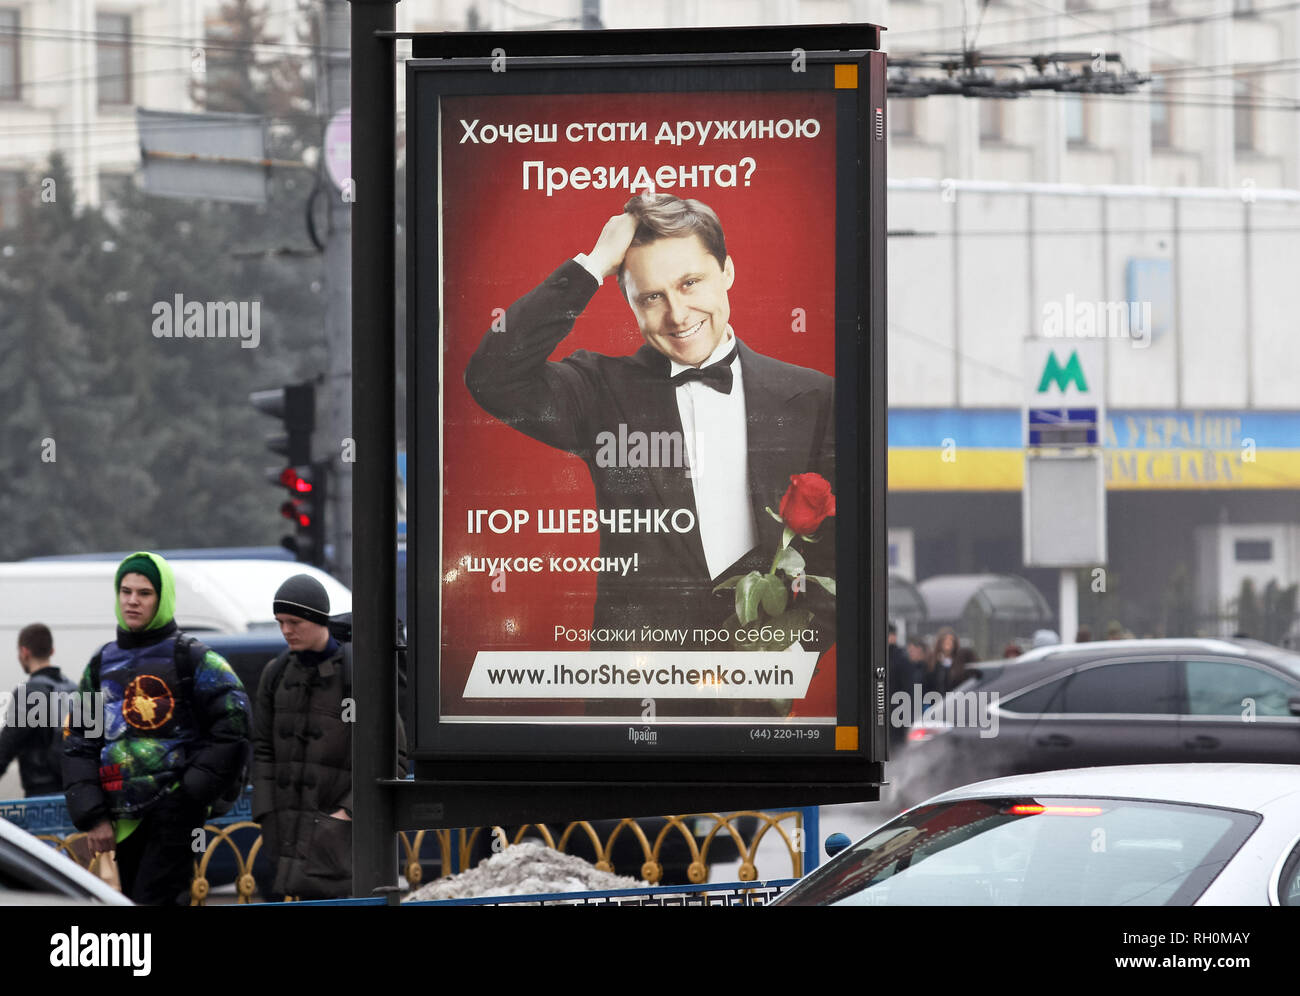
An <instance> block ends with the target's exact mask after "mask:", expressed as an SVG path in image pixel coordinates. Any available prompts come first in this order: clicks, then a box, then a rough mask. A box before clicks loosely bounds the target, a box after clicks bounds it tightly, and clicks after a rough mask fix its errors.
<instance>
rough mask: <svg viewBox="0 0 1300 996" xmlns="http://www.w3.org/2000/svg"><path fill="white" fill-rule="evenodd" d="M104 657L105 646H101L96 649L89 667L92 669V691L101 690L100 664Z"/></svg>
mask: <svg viewBox="0 0 1300 996" xmlns="http://www.w3.org/2000/svg"><path fill="white" fill-rule="evenodd" d="M103 659H104V648H103V647H100V648H99V649H98V650H96V651H95V656H94V657H92V658H91V659H90V665H89V667H88V668H87V670H88V671H90V690H91V691H92V692H98V691H101V689H100V687H99V665H100V663H101V662H102V661H103Z"/></svg>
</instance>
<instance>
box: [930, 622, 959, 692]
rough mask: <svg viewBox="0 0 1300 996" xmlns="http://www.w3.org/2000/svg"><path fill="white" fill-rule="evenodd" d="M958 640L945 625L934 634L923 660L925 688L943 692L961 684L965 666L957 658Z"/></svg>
mask: <svg viewBox="0 0 1300 996" xmlns="http://www.w3.org/2000/svg"><path fill="white" fill-rule="evenodd" d="M959 648H960V641H958V639H957V634H956V633H955V632H953V630H952V629H951V628H950V627H948V626H945V627H944V628H943V629H941V630H939V632H938V633H937V634H935V638H934V646H933V647H931V648H930V654H929V656H928V657H927V658H926V662H925V681H924V684H925V690H926V691H927V692H938V693H939V694H941V695H942V694H943V693H945V692H950V691H952V690H953V689H954V688H956V687H957V686H958V685H959V684H961V680H962V677H963V676H964V673H965V667H964V666H963V664H962V662H961V661H960V659H959V658H958V653H957V651H958V650H959Z"/></svg>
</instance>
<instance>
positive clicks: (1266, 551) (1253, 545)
mask: <svg viewBox="0 0 1300 996" xmlns="http://www.w3.org/2000/svg"><path fill="white" fill-rule="evenodd" d="M1232 558H1233V559H1234V560H1235V561H1237V563H1239V564H1241V563H1265V564H1267V563H1269V562H1271V561H1272V560H1273V541H1272V540H1266V539H1264V540H1237V541H1236V542H1234V543H1233V544H1232Z"/></svg>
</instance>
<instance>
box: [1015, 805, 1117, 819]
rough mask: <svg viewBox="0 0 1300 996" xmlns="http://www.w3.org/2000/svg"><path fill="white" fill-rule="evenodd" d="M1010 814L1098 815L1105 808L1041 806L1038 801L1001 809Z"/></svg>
mask: <svg viewBox="0 0 1300 996" xmlns="http://www.w3.org/2000/svg"><path fill="white" fill-rule="evenodd" d="M1003 812H1004V813H1010V814H1011V815H1012V816H1039V815H1044V816H1100V815H1101V814H1102V813H1103V812H1105V810H1103V809H1102V808H1101V807H1100V806H1042V805H1039V804H1038V803H1036V802H1035V803H1016V804H1015V805H1014V806H1008V807H1007V808H1006V809H1004V810H1003Z"/></svg>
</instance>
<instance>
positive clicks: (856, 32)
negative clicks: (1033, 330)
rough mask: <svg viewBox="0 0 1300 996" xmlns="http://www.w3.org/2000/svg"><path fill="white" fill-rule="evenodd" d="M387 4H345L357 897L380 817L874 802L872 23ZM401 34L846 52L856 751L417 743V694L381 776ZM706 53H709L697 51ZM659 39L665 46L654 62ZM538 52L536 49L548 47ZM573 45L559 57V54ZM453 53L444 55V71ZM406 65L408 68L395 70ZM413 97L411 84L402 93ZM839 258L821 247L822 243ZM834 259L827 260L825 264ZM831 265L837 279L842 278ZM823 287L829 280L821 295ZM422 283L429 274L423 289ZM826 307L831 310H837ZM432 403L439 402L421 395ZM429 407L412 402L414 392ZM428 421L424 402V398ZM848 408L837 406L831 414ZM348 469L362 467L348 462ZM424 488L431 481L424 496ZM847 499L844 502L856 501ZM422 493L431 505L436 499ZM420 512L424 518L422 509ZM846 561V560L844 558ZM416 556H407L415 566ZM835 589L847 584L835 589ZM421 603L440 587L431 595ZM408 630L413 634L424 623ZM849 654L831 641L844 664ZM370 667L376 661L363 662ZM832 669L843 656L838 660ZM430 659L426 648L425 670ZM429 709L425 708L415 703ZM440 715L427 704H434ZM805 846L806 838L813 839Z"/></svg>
mask: <svg viewBox="0 0 1300 996" xmlns="http://www.w3.org/2000/svg"><path fill="white" fill-rule="evenodd" d="M394 7H395V4H394V3H393V2H392V0H352V50H353V66H352V85H353V97H352V106H353V108H354V109H356V108H367V109H368V112H367V113H365V114H361V113H357V114H354V116H353V129H354V132H353V172H354V180H355V182H356V189H357V191H358V197H357V202H356V204H355V206H354V215H353V226H354V227H353V288H354V290H353V328H354V330H357V332H358V333H364V334H354V336H353V370H354V395H353V399H354V400H353V406H354V432H355V438H356V444H357V453H358V462H359V463H360V462H362V461H365V459H366V458H365V454H367V453H371V454H376V453H377V454H380V455H381V456H380V457H379V458H377V459H374V458H372V459H373V460H374V465H373V467H372V470H373V473H365V472H362V473H358V474H357V475H356V490H355V494H356V517H355V518H356V521H355V523H354V543H355V585H354V587H355V589H356V595H355V601H354V626H355V637H354V643H355V649H356V655H357V660H358V661H364V662H366V666H358V667H357V668H356V670H355V677H354V694H355V696H356V699H357V703H358V715H362V716H366V717H370V718H369V719H368V721H367V723H366V735H365V736H358V737H356V738H354V746H353V750H354V768H353V770H354V778H353V782H354V812H355V813H356V814H357V817H358V819H357V822H356V826H355V827H354V855H355V865H354V892H355V893H356V894H358V895H366V894H369V893H370V892H371V891H373V890H374V889H376V888H382V887H391V886H393V885H394V884H395V869H396V861H395V860H393V859H395V851H394V848H395V844H394V839H395V831H396V830H398V829H404V830H414V829H421V828H429V827H458V826H473V825H483V824H493V823H497V824H504V823H526V822H535V821H551V820H556V819H568V818H605V817H618V816H625V815H628V814H633V815H635V814H649V813H651V811H653V812H655V813H660V812H663V813H668V812H698V811H701V810H713V811H718V810H732V809H746V808H763V807H767V806H772V805H780V806H783V807H786V806H799V805H818V804H824V803H836V802H853V801H866V800H874V799H876V798H878V796H879V788H880V784H881V782H882V780H883V763H882V762H883V760H884V759H885V756H886V749H887V748H886V742H887V736H886V735H887V712H886V703H885V641H884V638H883V636H884V624H885V604H886V546H885V456H886V449H885V447H886V437H885V413H886V395H885V258H884V249H885V141H884V135H885V130H886V129H885V118H884V108H885V58H884V55H883V54H882V53H880V52H878V51H875V49H877V48H878V46H879V34H880V30H881V29H880V28H878V27H876V26H874V25H813V26H791V27H782V28H751V29H743V28H742V29H728V30H725V31H723V30H718V29H683V30H671V31H653V32H650V31H590V32H583V31H566V32H548V31H541V32H527V33H516V32H501V33H488V32H479V33H466V34H443V33H431V34H416V35H399V34H398V33H397V32H395V31H394V30H393V25H394V19H395V10H394ZM398 38H409V39H410V40H411V43H412V55H413V56H414V57H415V58H418V59H420V60H430V59H435V60H440V62H441V65H439V66H438V68H436V69H434V68H433V67H434V64H433V63H429V64H426V65H425V66H422V67H420V68H419V69H416V68H414V67H412V68H411V69H410V70H409V71H410V72H418V71H434V72H439V73H446V72H449V71H454V70H455V69H456V68H462V69H471V70H476V71H478V72H480V73H481V72H483V71H485V70H487V69H488V67H489V65H490V63H491V61H492V56H493V54H494V51H493V50H494V49H501V50H504V51H505V52H507V53H509V55H510V57H511V58H512V60H513V61H512V69H513V67H515V66H518V67H519V68H523V66H524V65H525V64H532V65H537V66H541V65H548V66H553V67H556V68H566V67H568V66H573V65H575V64H579V65H582V66H588V67H591V66H597V65H600V66H610V65H618V64H622V65H627V64H629V63H632V64H648V63H655V62H660V63H666V62H671V63H672V64H673V65H677V66H683V67H686V70H687V71H690V67H691V66H696V67H700V68H705V67H707V66H712V67H715V68H716V67H717V66H719V65H722V64H727V65H733V64H734V65H740V64H754V65H761V64H763V63H765V62H766V63H769V64H770V63H773V62H774V61H776V60H777V59H778V58H779V59H781V60H784V61H786V62H787V63H789V60H790V57H791V50H792V49H794V48H799V49H802V50H803V51H804V52H805V53H806V55H807V59H808V62H809V64H810V66H811V65H812V64H814V63H819V62H820V63H825V62H828V61H834V62H836V63H839V64H844V63H848V62H854V63H857V65H858V67H859V80H860V82H859V89H858V91H856V93H857V95H858V101H859V113H858V117H857V122H858V125H857V128H856V149H848V150H844V149H841V150H840V154H839V156H838V157H837V158H839V161H840V162H841V163H842V162H844V159H843V155H844V154H845V153H847V154H848V155H849V156H850V158H852V159H855V160H856V163H857V165H858V167H859V169H858V185H857V186H858V190H857V198H856V201H857V203H856V219H855V222H856V223H855V224H854V225H849V226H845V227H846V228H847V229H851V232H850V237H851V238H853V239H855V240H856V241H855V244H854V247H853V248H854V255H855V256H856V258H857V259H859V260H862V261H864V265H863V266H862V267H861V268H860V269H859V272H858V273H856V274H853V273H850V274H842V273H840V274H837V281H836V283H837V288H838V287H843V286H850V287H852V288H853V292H854V293H855V295H856V298H857V301H858V303H859V307H858V308H857V310H856V317H855V319H854V322H853V325H852V327H846V326H845V324H844V323H842V322H840V323H839V324H838V327H837V329H836V346H835V355H836V363H835V369H836V373H837V378H849V377H853V378H855V389H856V397H857V399H858V401H859V405H858V410H857V411H854V412H849V413H846V412H845V411H844V409H845V408H846V407H847V406H840V411H838V412H837V426H836V429H837V435H836V447H837V450H838V451H839V452H840V453H842V454H845V455H846V457H847V456H850V455H856V456H857V460H858V468H859V472H858V475H857V480H856V484H855V487H856V495H855V496H850V494H848V493H845V494H843V495H842V496H840V501H839V502H838V504H839V506H840V508H842V509H843V508H846V507H852V508H854V509H855V511H856V514H855V515H853V516H845V517H844V518H843V519H842V520H841V522H840V533H841V536H840V544H839V546H840V549H841V550H849V551H852V552H853V554H854V556H853V557H852V559H851V560H849V559H846V560H845V562H844V570H845V572H846V574H847V573H849V572H850V571H851V572H852V573H854V574H855V575H856V578H855V580H856V582H857V585H858V592H857V595H856V597H854V598H853V599H852V600H849V599H841V600H840V602H839V608H838V612H839V613H840V614H841V616H842V618H845V619H854V620H855V621H856V620H860V622H857V625H858V626H859V629H860V632H861V633H862V634H864V636H865V637H866V639H864V641H863V645H862V647H861V650H860V653H859V665H858V680H857V689H856V691H857V706H858V717H857V718H858V725H857V729H858V731H859V738H858V743H857V746H856V749H850V750H844V751H837V752H836V754H835V755H803V756H790V755H785V756H774V755H772V754H770V753H769V754H763V755H758V756H745V755H718V754H710V753H702V754H700V755H699V756H696V757H684V756H682V755H665V756H663V757H662V758H659V759H653V760H652V759H648V758H630V757H626V756H592V755H591V754H590V753H587V752H583V751H576V750H575V751H569V752H568V753H551V754H547V755H538V754H536V753H531V754H530V753H526V752H521V751H518V750H501V751H497V752H495V753H478V754H476V755H470V754H467V753H466V752H464V751H459V752H455V753H452V752H448V751H445V750H443V751H439V750H438V749H437V748H436V745H435V747H433V748H431V747H430V746H429V745H430V738H429V736H428V734H429V732H430V731H429V730H428V728H427V723H426V724H425V726H424V727H422V726H421V725H420V723H421V719H420V718H419V711H420V706H419V705H418V704H417V707H416V709H414V710H413V719H414V722H413V728H412V729H411V730H410V732H411V734H412V736H413V742H414V747H415V749H414V751H413V756H414V758H415V779H414V780H409V779H408V780H401V779H397V778H396V777H395V770H396V769H395V746H394V745H395V744H396V725H397V715H396V714H397V706H396V701H395V696H394V695H393V688H394V686H395V683H396V672H397V656H398V653H399V650H403V649H405V648H399V647H398V646H397V645H396V643H395V642H394V641H393V639H392V634H393V624H392V623H393V620H394V618H395V615H396V610H395V601H396V599H395V577H396V550H395V547H394V543H393V537H394V536H395V535H396V485H395V476H394V475H393V474H392V473H389V472H387V471H386V470H385V469H384V468H386V466H387V461H388V460H389V459H390V457H388V456H384V454H395V452H396V431H395V425H394V419H393V413H392V407H391V401H390V399H391V397H392V394H391V391H392V385H393V384H394V383H395V375H396V374H395V370H396V365H395V342H394V339H395V336H394V335H393V334H391V333H390V332H389V331H388V330H391V329H393V328H394V321H395V314H394V312H395V308H394V294H395V284H396V274H395V254H394V249H393V232H394V230H395V223H396V218H395V199H394V194H395V190H394V177H395V173H396V157H395V148H394V145H395V143H394V136H395V134H396V113H395V100H394V93H395V65H396V63H395V41H396V40H397V39H398ZM710 53H712V55H711V56H710ZM660 54H662V55H663V56H664V58H659V59H657V58H655V56H657V55H660ZM546 56H550V57H551V58H549V59H547V58H545V57H546ZM575 56H576V57H578V58H576V59H575V58H573V57H575ZM451 60H456V62H457V63H459V65H456V66H453V65H452V64H451ZM408 78H409V77H408ZM413 95H414V90H413V88H412V89H408V148H414V147H415V146H416V144H417V143H418V142H419V141H420V137H419V134H418V130H419V125H418V123H417V122H418V114H419V107H418V104H417V103H416V102H415V101H414V100H412V99H411V98H412V97H413ZM417 99H418V98H417ZM413 172H414V171H413V170H411V169H408V212H409V214H408V217H409V221H408V223H407V228H408V237H409V238H410V239H411V242H410V249H409V251H408V260H407V268H408V269H407V293H408V302H409V308H408V323H407V332H406V334H407V346H408V357H409V358H410V362H409V364H408V367H409V369H410V370H411V371H412V373H411V376H412V377H414V376H417V375H418V372H417V371H416V367H417V364H416V359H415V358H416V356H417V352H418V349H419V348H420V347H421V346H422V345H423V346H424V347H425V348H427V344H420V343H417V341H416V339H417V332H418V328H419V326H420V323H421V321H422V320H423V314H422V313H421V312H420V311H419V303H418V301H417V297H418V294H417V291H418V286H417V285H418V283H419V281H417V280H413V279H412V274H413V273H414V272H415V268H416V267H417V266H418V265H419V258H418V256H417V247H418V245H419V243H417V241H416V236H415V229H416V227H417V226H418V224H419V218H420V216H421V215H420V207H419V205H418V204H416V203H415V201H414V199H413V196H412V195H413V194H414V192H415V188H414V178H413V177H412V173H413ZM838 255H839V254H838V253H837V256H838ZM837 268H838V265H837ZM845 278H847V284H846V282H845ZM838 293H839V291H838V290H837V294H838ZM436 294H437V288H434V295H435V298H436ZM840 315H841V311H840V309H839V308H838V306H837V320H838V318H839V316H840ZM429 393H432V394H435V400H434V402H433V403H434V404H437V401H436V392H429ZM426 403H427V402H426ZM420 404H421V402H420V400H419V392H418V391H415V390H413V389H411V390H408V413H407V415H408V420H409V424H410V425H411V426H412V433H411V438H410V439H409V440H408V443H409V446H408V450H409V457H408V459H409V460H410V462H411V467H412V473H411V474H410V477H409V478H408V529H409V533H410V535H409V538H408V544H409V546H408V550H409V551H410V552H409V555H408V572H409V577H408V595H409V597H410V602H409V604H410V605H411V606H414V607H417V608H415V609H413V610H412V611H411V612H410V613H409V614H410V615H411V616H412V617H413V619H412V620H411V624H412V625H411V629H412V648H411V649H412V662H413V664H412V678H413V687H412V690H411V691H412V694H411V696H410V697H411V699H412V701H414V702H416V703H419V702H420V698H421V676H422V674H423V677H424V680H425V682H426V685H425V689H426V691H427V681H428V675H427V674H424V672H423V671H422V666H421V665H422V662H427V661H428V659H429V657H428V654H427V652H426V648H425V645H424V644H422V643H421V641H422V640H424V641H429V640H430V639H432V640H433V642H434V644H435V645H436V643H437V623H436V618H434V620H433V622H432V623H431V622H430V616H429V615H428V613H427V612H421V611H419V610H418V607H419V606H420V604H421V602H420V598H421V594H420V593H421V591H425V590H428V588H429V585H430V584H431V583H436V579H437V577H438V574H439V571H438V566H437V560H438V558H437V556H436V548H437V546H438V543H439V542H440V537H438V536H437V533H436V530H437V529H438V527H437V525H436V524H432V529H431V530H430V531H431V532H432V533H433V534H434V540H433V543H432V547H433V553H432V555H431V552H430V550H428V549H425V551H424V552H423V553H422V552H421V549H422V548H421V545H420V544H421V530H420V523H419V521H418V510H419V501H420V499H419V494H420V492H421V491H424V493H426V494H427V493H429V491H428V489H429V488H430V487H431V486H432V487H434V488H436V487H438V483H437V482H438V480H439V475H440V457H439V454H438V452H437V440H436V439H434V440H423V441H422V440H421V439H420V438H418V429H416V428H415V427H417V426H418V425H419V424H420V422H419V421H418V420H417V419H416V415H417V414H418V412H417V406H418V405H420ZM425 415H426V416H427V412H425ZM846 416H847V417H846ZM357 469H358V470H360V471H364V470H365V468H363V467H358V468H357ZM435 493H436V492H435ZM855 499H856V500H855ZM434 507H436V505H435V506H434ZM435 523H436V519H435ZM849 564H852V565H853V566H852V568H850V567H849ZM422 565H423V566H422ZM850 587H852V586H851V585H850ZM435 604H436V598H435ZM421 626H423V631H422V629H421ZM848 659H849V655H848V654H845V655H844V660H845V662H846V663H847V661H848ZM370 662H373V665H372V664H371V663H370ZM844 666H845V665H844V664H841V667H844ZM424 667H425V669H426V670H427V663H425V665H424ZM426 711H427V710H426ZM435 715H436V712H435ZM814 846H815V844H814Z"/></svg>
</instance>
